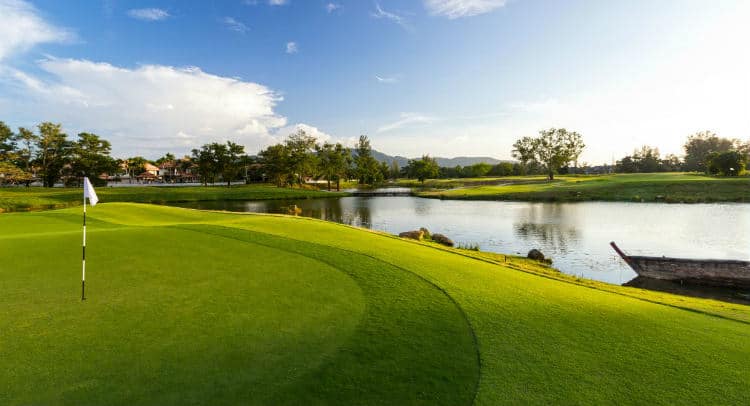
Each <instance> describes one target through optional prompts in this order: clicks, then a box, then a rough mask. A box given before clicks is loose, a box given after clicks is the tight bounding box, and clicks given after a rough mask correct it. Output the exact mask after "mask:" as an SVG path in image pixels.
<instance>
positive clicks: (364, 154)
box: [354, 135, 383, 185]
mask: <svg viewBox="0 0 750 406" xmlns="http://www.w3.org/2000/svg"><path fill="white" fill-rule="evenodd" d="M355 151H356V157H355V158H354V165H355V168H354V172H355V173H356V176H357V179H358V180H359V183H360V184H367V185H374V184H378V183H380V182H382V181H383V174H382V172H381V170H380V165H379V164H378V161H377V160H376V159H375V158H374V157H373V156H372V147H371V146H370V140H369V138H367V136H366V135H360V136H359V142H358V143H357V147H356V149H355Z"/></svg>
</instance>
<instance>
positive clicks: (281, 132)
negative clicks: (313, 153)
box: [273, 123, 335, 143]
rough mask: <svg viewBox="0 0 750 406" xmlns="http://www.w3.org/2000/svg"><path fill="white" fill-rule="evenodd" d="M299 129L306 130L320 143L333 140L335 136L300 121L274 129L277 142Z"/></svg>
mask: <svg viewBox="0 0 750 406" xmlns="http://www.w3.org/2000/svg"><path fill="white" fill-rule="evenodd" d="M299 130H302V131H304V132H305V133H306V134H307V135H310V136H313V137H315V138H316V139H317V140H318V142H320V143H323V142H326V141H333V137H332V136H331V135H330V134H327V133H325V132H323V131H321V130H320V129H318V128H317V127H314V126H311V125H309V124H305V123H298V124H294V125H288V126H286V127H282V128H279V129H277V130H275V131H274V133H273V135H274V138H275V139H276V141H277V142H281V141H283V140H284V139H285V138H287V137H288V136H290V135H292V134H294V133H296V132H297V131H299ZM334 142H335V141H334Z"/></svg>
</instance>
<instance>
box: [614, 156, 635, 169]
mask: <svg viewBox="0 0 750 406" xmlns="http://www.w3.org/2000/svg"><path fill="white" fill-rule="evenodd" d="M616 171H617V172H620V173H635V172H638V165H637V164H636V161H635V160H634V159H633V157H632V156H630V155H628V156H626V157H625V158H622V159H621V160H619V161H617V166H616Z"/></svg>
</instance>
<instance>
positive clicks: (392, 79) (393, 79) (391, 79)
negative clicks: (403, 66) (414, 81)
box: [375, 75, 399, 84]
mask: <svg viewBox="0 0 750 406" xmlns="http://www.w3.org/2000/svg"><path fill="white" fill-rule="evenodd" d="M375 79H376V80H377V81H378V83H383V84H393V83H398V81H399V78H398V77H397V76H378V75H375Z"/></svg>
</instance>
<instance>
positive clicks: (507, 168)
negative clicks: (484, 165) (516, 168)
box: [488, 162, 513, 176]
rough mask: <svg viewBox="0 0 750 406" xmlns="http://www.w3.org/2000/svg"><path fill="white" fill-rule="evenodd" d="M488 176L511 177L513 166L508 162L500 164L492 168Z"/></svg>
mask: <svg viewBox="0 0 750 406" xmlns="http://www.w3.org/2000/svg"><path fill="white" fill-rule="evenodd" d="M488 175H492V176H510V175H513V164H512V163H510V162H500V163H499V164H497V165H495V166H493V167H492V169H491V170H490V172H489V173H488Z"/></svg>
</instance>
